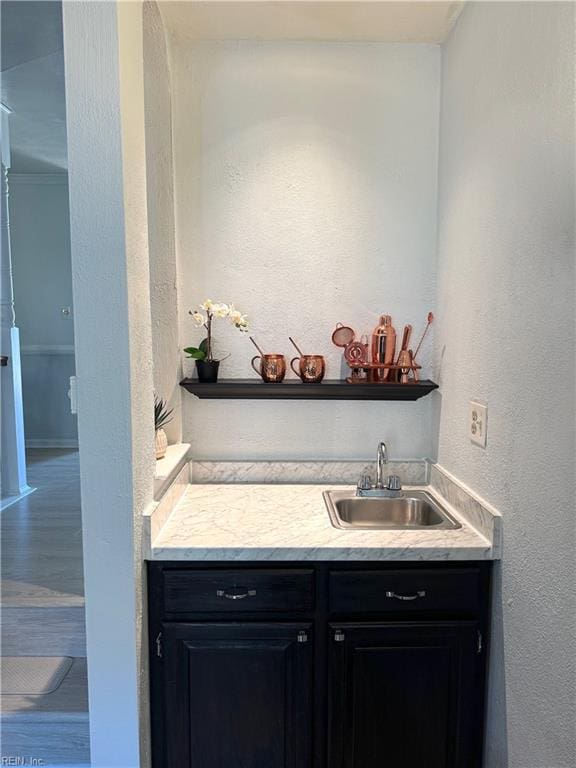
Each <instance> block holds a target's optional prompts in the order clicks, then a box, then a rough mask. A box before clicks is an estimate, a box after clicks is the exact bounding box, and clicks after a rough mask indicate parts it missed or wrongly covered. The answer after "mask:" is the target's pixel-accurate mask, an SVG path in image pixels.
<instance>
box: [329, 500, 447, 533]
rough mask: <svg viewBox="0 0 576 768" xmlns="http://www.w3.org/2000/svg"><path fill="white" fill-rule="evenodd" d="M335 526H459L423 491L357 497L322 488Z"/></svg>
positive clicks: (433, 528) (369, 527)
mask: <svg viewBox="0 0 576 768" xmlns="http://www.w3.org/2000/svg"><path fill="white" fill-rule="evenodd" d="M323 496H324V501H325V502H326V506H327V508H328V513H329V514H330V521H331V523H332V525H333V526H334V527H335V528H362V529H377V530H379V529H395V530H414V529H423V530H424V529H425V530H434V531H437V530H444V529H455V528H461V527H462V526H461V525H460V523H458V522H457V521H456V520H454V518H453V517H452V516H451V515H450V514H449V513H448V512H447V511H446V510H445V509H443V508H442V507H441V506H440V505H439V504H438V502H437V501H436V500H435V499H433V498H432V496H430V494H429V493H426V491H403V492H402V493H401V494H400V495H399V496H395V497H393V498H380V497H360V496H356V495H355V492H354V491H351V490H348V491H324V493H323Z"/></svg>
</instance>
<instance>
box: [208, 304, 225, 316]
mask: <svg viewBox="0 0 576 768" xmlns="http://www.w3.org/2000/svg"><path fill="white" fill-rule="evenodd" d="M211 312H212V314H213V315H214V317H228V315H229V314H230V307H229V306H228V304H213V305H212V309H211Z"/></svg>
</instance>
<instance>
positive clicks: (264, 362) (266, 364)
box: [250, 355, 286, 384]
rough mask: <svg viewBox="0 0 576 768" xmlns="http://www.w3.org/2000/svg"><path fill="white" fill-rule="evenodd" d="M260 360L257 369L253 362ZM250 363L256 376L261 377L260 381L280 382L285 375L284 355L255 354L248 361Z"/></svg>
mask: <svg viewBox="0 0 576 768" xmlns="http://www.w3.org/2000/svg"><path fill="white" fill-rule="evenodd" d="M256 360H260V369H258V368H257V367H256V366H255V365H254V362H255V361H256ZM250 365H251V366H252V368H254V370H255V371H256V373H257V374H258V376H261V377H262V381H266V382H268V383H269V384H273V383H278V384H279V383H280V382H281V381H283V379H284V376H286V360H285V358H284V355H255V356H254V357H253V358H252V360H251V361H250Z"/></svg>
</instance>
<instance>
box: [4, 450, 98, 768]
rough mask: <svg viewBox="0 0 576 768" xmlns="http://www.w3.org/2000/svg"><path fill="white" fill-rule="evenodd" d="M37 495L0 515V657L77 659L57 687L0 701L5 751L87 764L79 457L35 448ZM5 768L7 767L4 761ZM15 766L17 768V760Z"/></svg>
mask: <svg viewBox="0 0 576 768" xmlns="http://www.w3.org/2000/svg"><path fill="white" fill-rule="evenodd" d="M27 459H28V482H29V484H30V485H32V486H33V487H35V488H36V489H37V490H36V491H35V492H34V493H33V494H31V495H29V496H26V497H25V498H23V499H21V500H20V501H19V502H17V503H15V504H13V505H12V506H10V507H8V508H7V509H5V510H4V511H3V512H2V513H1V515H0V528H1V534H2V535H1V539H2V542H1V554H2V560H1V580H0V606H1V610H2V655H4V656H18V655H20V656H33V655H36V656H72V657H73V658H74V663H73V665H72V668H71V670H70V672H69V673H68V675H67V676H66V678H65V679H64V681H63V682H62V684H61V686H60V687H59V688H58V690H56V691H54V692H53V693H51V694H48V695H46V696H0V711H1V713H2V724H1V736H2V742H1V754H0V762H1V763H2V764H4V762H3V760H4V761H5V760H6V759H7V758H18V757H20V758H26V759H28V760H30V758H31V757H35V758H37V759H38V760H42V761H43V763H42V764H44V765H46V766H52V765H54V766H56V765H58V766H61V765H66V766H71V765H74V766H76V765H78V766H86V765H89V762H90V758H89V739H88V696H87V682H86V658H85V657H86V636H85V627H84V585H83V572H82V524H81V511H80V477H79V464H78V453H77V452H76V451H71V450H56V449H50V450H46V449H44V450H40V449H36V450H30V451H29V452H28V456H27ZM6 764H8V763H6ZM13 764H16V763H13Z"/></svg>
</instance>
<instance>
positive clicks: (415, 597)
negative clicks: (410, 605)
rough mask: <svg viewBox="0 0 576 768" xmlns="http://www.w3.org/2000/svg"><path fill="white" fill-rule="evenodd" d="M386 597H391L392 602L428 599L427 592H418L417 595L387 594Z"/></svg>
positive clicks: (422, 590) (423, 590)
mask: <svg viewBox="0 0 576 768" xmlns="http://www.w3.org/2000/svg"><path fill="white" fill-rule="evenodd" d="M386 597H389V598H390V599H391V600H418V598H420V597H426V590H425V589H421V590H418V592H416V594H415V595H399V594H397V593H396V592H386Z"/></svg>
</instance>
